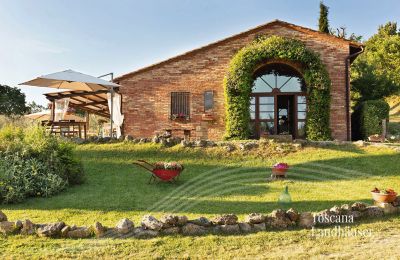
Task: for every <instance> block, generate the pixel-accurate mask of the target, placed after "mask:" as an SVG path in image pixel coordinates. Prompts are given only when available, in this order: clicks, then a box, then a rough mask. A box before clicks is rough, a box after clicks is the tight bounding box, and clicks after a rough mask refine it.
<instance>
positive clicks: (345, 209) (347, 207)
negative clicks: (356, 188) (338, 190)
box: [340, 204, 351, 213]
mask: <svg viewBox="0 0 400 260" xmlns="http://www.w3.org/2000/svg"><path fill="white" fill-rule="evenodd" d="M340 209H341V210H342V212H344V213H346V212H350V211H351V205H350V204H343V205H342V206H340Z"/></svg>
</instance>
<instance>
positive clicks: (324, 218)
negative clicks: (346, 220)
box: [314, 209, 337, 226]
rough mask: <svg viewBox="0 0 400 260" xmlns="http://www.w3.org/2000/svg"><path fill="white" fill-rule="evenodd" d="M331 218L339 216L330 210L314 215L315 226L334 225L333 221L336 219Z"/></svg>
mask: <svg viewBox="0 0 400 260" xmlns="http://www.w3.org/2000/svg"><path fill="white" fill-rule="evenodd" d="M331 216H337V214H335V213H334V212H332V211H330V210H329V209H326V210H323V211H320V212H318V213H316V214H314V220H315V221H316V223H315V225H318V226H324V225H330V224H333V223H334V222H331V220H332V221H333V220H336V218H335V217H331Z"/></svg>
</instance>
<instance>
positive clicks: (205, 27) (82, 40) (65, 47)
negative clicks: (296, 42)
mask: <svg viewBox="0 0 400 260" xmlns="http://www.w3.org/2000/svg"><path fill="white" fill-rule="evenodd" d="M325 4H327V5H328V6H329V7H330V9H329V11H330V13H329V19H330V24H331V26H332V27H340V26H346V27H347V28H348V31H349V32H354V33H356V34H359V35H363V36H364V39H366V38H368V37H369V36H371V35H372V34H374V33H375V32H376V30H377V27H378V26H379V25H380V24H384V23H386V22H387V21H396V22H400V1H398V0H380V1H376V0H364V1H358V0H354V1H351V0H347V1H345V0H336V1H334V0H332V1H325ZM318 14H319V0H307V1H295V0H279V1H271V0H264V1H261V0H247V1H245V0H219V1H217V0H214V1H211V0H190V1H189V0H158V1H155V0H145V1H133V0H131V1H127V0H115V1H111V0H109V1H103V0H97V1H95V0H85V1H84V0H34V1H33V0H0V32H1V38H0V84H7V85H11V86H16V85H17V84H18V83H21V82H24V81H26V80H29V79H32V78H34V77H36V76H40V75H43V74H48V73H52V72H57V71H61V70H65V69H74V70H77V71H80V72H83V73H87V74H90V75H93V76H98V75H102V74H105V73H109V72H114V73H115V75H117V76H118V75H121V74H123V73H127V72H130V71H133V70H135V69H138V68H141V67H143V66H146V65H149V64H152V63H155V62H157V61H161V60H163V59H166V58H169V57H171V56H174V55H177V54H179V53H182V52H185V51H188V50H191V49H193V48H197V47H200V46H202V45H205V44H208V43H210V42H213V41H216V40H219V39H221V38H225V37H227V36H230V35H232V34H236V33H239V32H242V31H245V30H247V29H250V28H252V27H255V26H257V25H260V24H263V23H266V22H269V21H271V20H274V19H280V20H284V21H288V22H291V23H295V24H298V25H302V26H306V27H310V28H314V29H316V28H317V25H318ZM22 90H23V91H24V92H25V94H26V96H27V100H28V101H32V100H35V101H36V102H39V103H41V104H46V99H45V98H44V97H43V96H42V93H45V92H50V91H52V89H41V88H33V87H22Z"/></svg>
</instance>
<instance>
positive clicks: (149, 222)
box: [141, 215, 163, 231]
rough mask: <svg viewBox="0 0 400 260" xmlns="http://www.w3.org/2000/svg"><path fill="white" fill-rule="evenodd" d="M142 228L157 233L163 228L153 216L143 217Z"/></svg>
mask: <svg viewBox="0 0 400 260" xmlns="http://www.w3.org/2000/svg"><path fill="white" fill-rule="evenodd" d="M141 224H142V227H143V228H144V229H151V230H156V231H159V230H161V228H162V227H163V223H162V222H161V221H159V220H158V219H156V218H155V217H153V216H150V215H145V216H144V217H143V219H142V223H141Z"/></svg>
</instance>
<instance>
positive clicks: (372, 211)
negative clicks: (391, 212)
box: [365, 206, 384, 218]
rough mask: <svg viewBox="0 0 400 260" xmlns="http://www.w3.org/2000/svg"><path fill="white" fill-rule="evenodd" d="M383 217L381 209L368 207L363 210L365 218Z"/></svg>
mask: <svg viewBox="0 0 400 260" xmlns="http://www.w3.org/2000/svg"><path fill="white" fill-rule="evenodd" d="M383 215H384V211H383V209H382V208H380V207H378V206H369V207H367V208H366V209H365V216H367V217H371V218H376V217H381V216H383Z"/></svg>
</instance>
